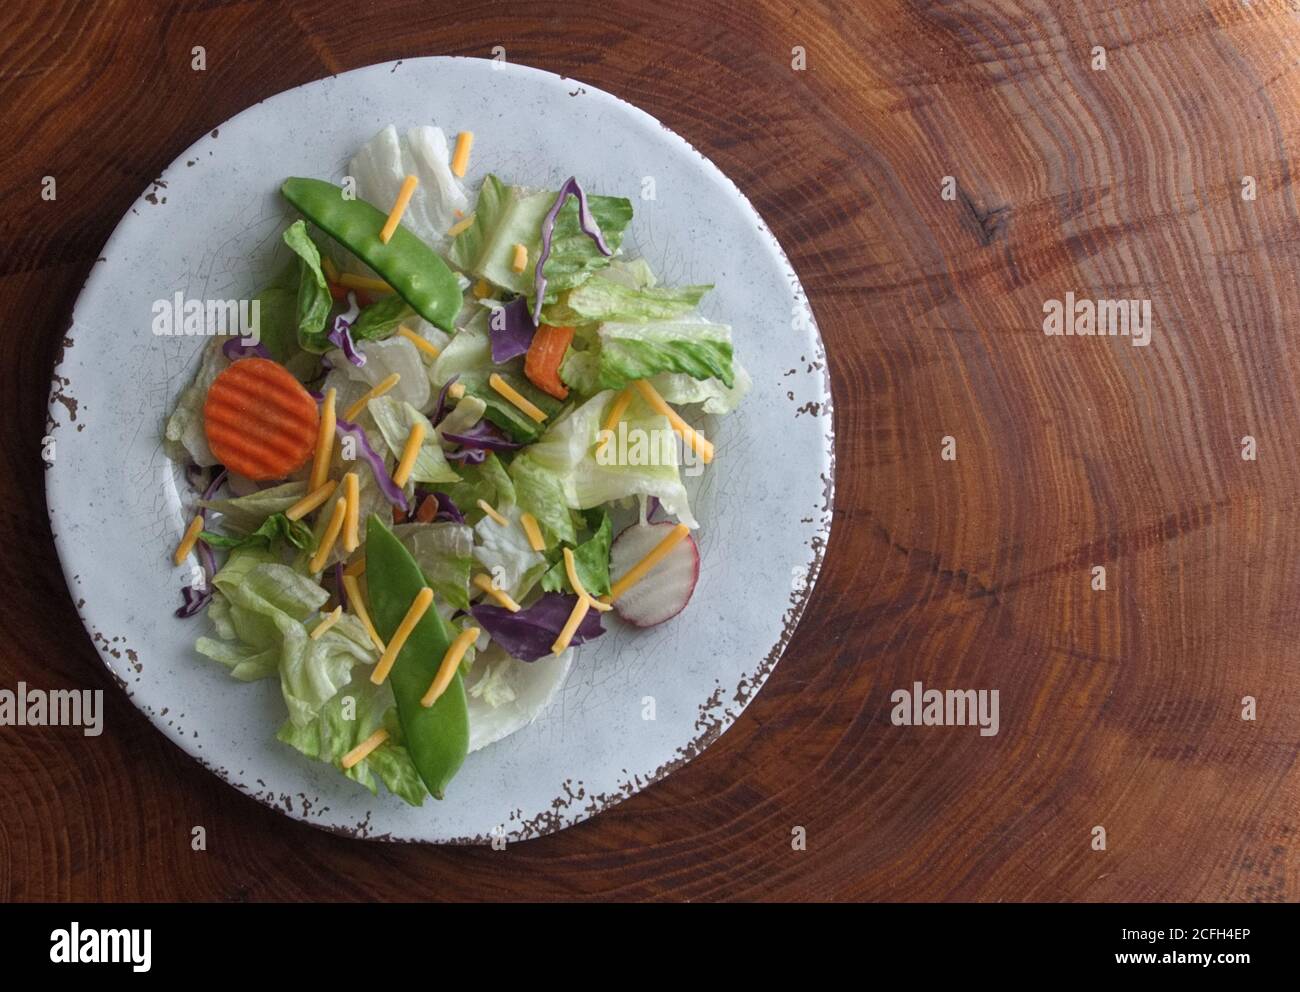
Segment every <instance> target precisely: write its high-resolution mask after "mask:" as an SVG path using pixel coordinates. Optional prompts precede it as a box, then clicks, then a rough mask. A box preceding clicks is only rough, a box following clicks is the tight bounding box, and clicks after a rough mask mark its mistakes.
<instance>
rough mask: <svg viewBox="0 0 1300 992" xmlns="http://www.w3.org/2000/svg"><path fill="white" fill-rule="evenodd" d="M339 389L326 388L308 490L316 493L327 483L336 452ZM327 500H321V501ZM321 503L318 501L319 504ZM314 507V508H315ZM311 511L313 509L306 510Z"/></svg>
mask: <svg viewBox="0 0 1300 992" xmlns="http://www.w3.org/2000/svg"><path fill="white" fill-rule="evenodd" d="M337 395H338V390H337V389H334V388H333V387H331V388H329V389H327V390H325V401H324V402H323V403H322V404H321V407H320V429H319V430H318V431H317V433H316V453H315V454H314V455H313V456H312V463H311V477H310V479H309V480H308V482H307V492H309V493H313V494H314V493H315V492H316V490H318V489H320V487H321V486H323V485H325V478H326V476H328V475H329V471H330V457H331V456H332V455H333V454H334V432H335V430H336V428H337V427H338V419H337V417H336V416H335V413H334V401H335V398H336V397H337ZM323 502H325V500H323V499H322V500H321V503H323ZM319 505H320V504H319V503H318V504H317V506H319ZM313 509H314V508H313ZM305 512H307V513H310V512H311V510H307V511H305Z"/></svg>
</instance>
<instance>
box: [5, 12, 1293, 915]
mask: <svg viewBox="0 0 1300 992" xmlns="http://www.w3.org/2000/svg"><path fill="white" fill-rule="evenodd" d="M1058 6H1060V5H1057V4H1050V3H1047V2H1045V0H1019V2H1017V0H959V2H953V3H941V4H939V3H934V4H931V3H923V2H914V3H907V2H896V0H879V2H873V3H863V4H858V3H850V2H831V0H824V2H809V3H797V4H794V3H788V2H782V0H761V2H755V3H752V4H749V5H742V4H726V5H721V4H719V5H706V4H699V3H686V2H681V0H666V2H664V3H658V4H653V5H647V4H639V3H634V2H632V0H603V2H601V3H587V2H571V3H529V4H518V5H514V4H488V3H479V4H473V3H469V4H466V3H461V4H456V5H454V6H453V7H450V8H444V9H441V10H440V9H438V8H437V6H435V5H433V4H428V3H416V2H403V3H397V2H394V3H389V2H383V3H374V4H367V5H366V7H365V10H364V17H363V18H361V19H360V20H359V19H358V10H357V6H356V5H355V4H348V3H341V2H333V0H315V2H313V3H310V4H306V3H301V4H300V3H289V2H285V3H274V4H252V3H223V2H197V0H196V2H188V3H185V2H182V3H170V4H157V5H154V6H153V8H152V13H147V14H146V13H144V12H142V9H141V5H138V4H128V3H126V2H125V0H106V2H101V3H94V4H87V3H80V2H73V0H61V2H46V3H40V4H35V3H30V2H28V3H18V4H9V5H5V6H3V7H0V115H3V119H4V125H5V127H4V128H3V132H4V133H5V135H6V137H7V141H6V149H5V164H4V171H3V184H2V187H0V229H2V230H3V237H2V238H0V292H2V295H3V299H4V300H5V301H6V304H7V306H6V307H5V317H6V319H5V323H4V326H3V328H0V403H2V404H3V415H4V425H5V426H4V429H3V431H2V432H0V541H2V542H3V546H4V548H5V553H4V555H3V557H2V558H0V575H2V576H3V588H4V590H5V595H4V596H0V634H2V635H3V641H0V643H2V644H3V649H0V687H10V688H12V687H13V686H14V685H15V684H16V683H17V682H18V681H19V680H25V681H26V682H28V683H29V684H31V685H34V686H39V687H72V686H88V687H93V688H103V689H105V690H107V691H106V699H107V700H108V704H107V715H106V721H107V723H106V726H107V729H106V732H105V733H104V735H103V737H101V738H99V739H98V740H96V741H94V742H90V743H88V742H87V741H86V740H85V739H84V738H82V737H81V736H80V735H79V732H78V731H75V730H70V729H69V730H49V731H30V730H29V731H22V732H19V731H15V730H13V729H3V728H0V898H3V899H7V900H32V899H146V900H155V899H187V900H192V899H217V900H245V899H308V898H311V899H321V898H340V899H452V898H472V899H530V898H547V899H549V898H561V899H568V898H616V899H673V900H708V899H753V898H768V899H829V898H836V899H848V898H854V899H905V900H916V899H963V900H965V899H980V900H1022V899H1034V900H1054V899H1078V900H1112V899H1230V900H1282V899H1295V898H1296V893H1297V889H1296V882H1295V878H1296V876H1297V870H1298V869H1300V854H1298V853H1297V851H1298V850H1300V848H1298V846H1297V843H1296V840H1297V839H1296V835H1295V831H1296V824H1297V814H1296V810H1297V807H1298V805H1300V783H1298V781H1297V773H1296V760H1297V751H1298V750H1300V667H1298V666H1297V664H1296V657H1297V655H1296V652H1297V642H1298V641H1300V616H1298V614H1297V609H1296V603H1297V601H1298V597H1300V566H1298V565H1297V561H1300V555H1298V554H1297V551H1298V550H1300V549H1298V548H1297V543H1298V542H1297V537H1296V534H1297V532H1298V530H1300V528H1298V527H1297V524H1300V519H1298V517H1300V515H1298V514H1297V509H1298V506H1297V492H1298V491H1300V456H1298V454H1297V450H1296V445H1295V441H1296V437H1297V426H1298V425H1300V387H1298V386H1297V377H1296V371H1297V369H1296V362H1295V358H1294V356H1293V352H1292V349H1291V345H1292V342H1293V341H1294V340H1295V332H1294V329H1293V326H1292V325H1291V323H1290V321H1291V320H1292V319H1294V315H1295V314H1296V313H1297V312H1300V285H1298V284H1297V280H1296V278H1295V270H1296V261H1297V258H1298V257H1300V251H1298V250H1297V246H1298V245H1300V226H1298V225H1300V210H1298V208H1297V203H1296V196H1295V188H1294V185H1293V182H1292V170H1293V168H1294V166H1293V163H1294V162H1295V160H1296V154H1297V152H1300V127H1298V124H1297V122H1300V113H1297V111H1298V110H1300V75H1298V74H1297V73H1296V71H1295V67H1296V65H1297V63H1298V62H1300V26H1298V25H1297V22H1296V20H1295V18H1294V12H1293V11H1292V10H1291V9H1290V8H1291V6H1292V5H1290V4H1287V3H1281V2H1266V0H1254V2H1252V3H1230V2H1217V0H1216V2H1204V3H1182V2H1168V3H1161V4H1147V3H1143V2H1138V0H1115V2H1112V3H1109V4H1105V5H1095V6H1097V9H1096V10H1095V11H1086V10H1083V9H1070V10H1068V11H1058V10H1055V9H1054V8H1056V7H1058ZM1069 6H1071V7H1072V8H1073V6H1074V5H1069ZM1084 6H1094V5H1084ZM200 44H201V45H204V46H205V47H206V50H207V57H208V69H207V71H206V72H202V73H198V72H193V71H192V70H191V69H190V67H189V66H190V57H191V56H190V50H191V48H192V46H194V45H200ZM497 44H500V45H504V46H505V48H506V50H507V53H508V58H509V59H510V60H512V61H516V62H522V63H527V64H529V65H534V66H538V67H541V68H545V69H549V70H552V71H555V72H558V73H562V74H565V75H570V76H574V77H576V78H578V79H581V80H583V81H585V82H589V83H592V84H594V85H596V86H599V87H602V88H604V89H606V90H609V91H611V92H613V93H615V94H617V95H619V96H621V97H624V98H626V99H629V100H631V101H632V102H634V103H636V104H637V105H639V106H641V107H643V108H644V109H646V110H647V111H649V112H650V113H652V114H654V115H655V116H657V117H658V118H660V119H661V120H662V121H663V122H664V123H665V124H667V125H668V126H669V127H671V128H672V129H673V130H675V131H677V132H678V133H680V134H682V135H683V136H684V137H686V139H687V140H688V141H690V142H691V143H693V144H694V145H695V146H696V147H698V148H700V149H701V150H702V151H703V152H704V153H705V154H706V155H708V156H709V157H711V158H712V159H713V160H714V161H715V162H716V163H717V164H718V165H719V166H720V167H721V168H722V169H723V171H725V172H726V173H727V174H728V175H730V176H731V177H732V178H733V179H734V180H735V181H736V183H737V184H738V185H739V186H740V188H741V189H742V190H743V191H744V192H745V193H746V194H747V195H748V196H749V197H750V198H751V199H752V200H753V202H754V204H755V206H756V207H757V208H758V210H759V211H760V213H762V215H763V216H764V218H766V219H767V221H768V222H769V224H770V225H771V227H772V228H773V230H774V231H775V233H776V235H777V237H778V238H779V239H780V240H781V242H782V244H783V245H784V246H785V248H786V251H787V252H788V253H789V255H790V258H791V261H792V262H793V264H794V266H795V268H796V269H797V271H798V272H799V275H800V277H801V278H802V280H803V283H804V286H805V287H806V289H807V291H808V295H809V298H810V300H811V302H812V305H813V309H814V311H815V313H816V315H817V317H818V320H819V322H820V325H821V328H822V332H823V335H824V337H825V340H826V344H827V350H828V353H829V360H830V368H831V374H832V381H833V386H834V390H835V399H836V406H837V409H836V414H837V418H836V419H837V424H836V429H837V435H838V439H839V440H838V449H837V458H838V486H837V493H836V509H835V530H834V534H833V537H832V541H831V546H830V549H829V553H828V556H827V559H826V564H825V569H824V572H823V575H822V579H821V582H820V584H819V586H818V588H817V590H816V593H815V594H814V596H813V598H812V601H811V603H810V605H809V610H808V613H807V614H806V617H805V621H804V623H803V625H802V627H801V629H800V630H799V631H798V633H797V634H796V636H795V638H794V640H793V642H792V643H791V645H790V647H789V650H788V651H787V654H786V656H785V659H784V660H783V661H782V662H781V664H780V665H779V666H778V668H777V669H776V672H775V674H774V676H773V677H772V679H771V680H770V681H769V682H768V684H767V686H766V687H765V688H764V689H763V690H762V692H761V693H760V694H759V695H758V697H757V699H756V700H755V701H754V702H753V703H752V704H751V705H750V707H749V709H748V710H747V711H746V712H745V714H744V715H743V717H742V718H741V719H740V721H739V722H738V723H737V725H736V726H735V727H734V728H733V729H732V730H731V731H730V732H729V733H727V734H726V735H725V736H724V737H723V738H722V740H721V741H719V742H718V743H717V744H716V745H714V746H713V747H712V748H711V749H710V750H709V751H708V752H707V753H706V754H704V755H703V756H702V757H700V758H699V759H697V760H696V761H695V762H694V763H693V764H691V765H690V766H689V767H687V768H686V769H684V770H682V771H679V772H678V773H677V774H675V775H673V776H672V777H671V778H670V779H668V780H667V781H665V782H663V783H661V784H659V785H657V786H655V787H653V788H651V789H650V790H648V791H647V792H645V793H643V794H641V795H639V796H637V797H635V798H634V799H632V800H630V801H628V802H626V803H624V804H622V805H620V806H618V807H616V808H615V809H613V810H612V811H610V812H608V813H605V814H603V815H601V816H599V817H598V818H596V819H595V820H593V821H591V822H589V823H585V824H582V825H580V826H578V827H576V828H574V829H571V830H568V831H565V832H563V833H561V834H559V835H557V836H554V837H550V838H546V839H543V840H540V841H534V842H530V843H527V844H522V845H516V846H512V847H510V848H508V849H507V850H506V851H504V852H499V851H492V850H468V849H465V850H441V849H434V848H420V847H391V846H382V845H374V844H365V843H359V842H354V841H350V840H346V839H344V838H339V837H334V836H330V835H327V834H324V833H321V832H318V831H316V830H313V829H312V828H310V827H307V826H304V825H302V824H299V823H295V822H292V821H290V820H288V819H286V818H284V817H281V816H278V815H276V814H274V813H272V812H270V811H269V810H267V809H264V808H263V807H261V806H259V805H258V804H257V803H255V802H254V801H252V800H250V799H246V798H245V797H243V796H242V795H240V794H238V793H236V792H235V791H233V790H231V789H230V788H228V787H226V786H225V785H223V784H222V783H221V782H219V781H218V780H217V779H216V778H215V777H213V776H211V775H209V774H208V773H207V772H205V771H203V770H202V769H201V768H200V767H199V766H198V765H196V764H194V763H193V762H191V761H190V760H189V759H187V758H186V757H185V756H184V755H182V754H181V753H180V752H179V751H177V750H176V749H175V748H173V747H172V746H171V745H170V744H168V743H167V742H166V741H165V740H164V739H163V738H162V736H161V735H159V734H157V733H156V732H155V731H153V730H152V729H151V727H150V725H149V724H148V722H147V721H146V720H145V719H144V718H143V717H142V716H140V715H139V714H137V713H136V712H135V710H134V709H133V708H132V707H131V705H130V703H129V702H128V701H127V700H126V699H125V698H124V697H123V696H122V695H121V694H120V693H119V692H117V691H116V690H115V689H114V687H113V686H112V684H111V682H110V681H109V679H108V678H107V676H106V674H105V672H104V671H103V669H102V668H101V666H100V664H99V662H98V659H97V657H96V654H95V652H94V650H93V648H92V646H91V644H90V642H89V640H88V639H87V638H86V636H85V635H84V634H83V633H82V630H81V628H80V626H79V624H78V621H77V616H76V613H75V610H74V608H73V605H72V603H71V602H70V600H69V598H68V594H67V592H66V589H65V587H64V583H63V579H62V576H61V573H60V571H59V567H58V563H57V561H56V560H55V556H54V552H53V548H52V545H51V542H50V536H49V527H48V524H47V521H46V510H45V505H44V497H43V489H42V485H41V462H40V451H39V441H40V438H41V436H42V433H43V429H44V424H45V404H46V395H47V393H46V390H47V383H48V379H49V370H50V368H51V366H52V364H53V362H54V358H55V354H56V352H57V351H58V349H59V347H60V341H61V336H62V332H63V330H64V328H65V326H66V322H67V319H68V316H69V313H70V310H71V306H72V302H73V300H74V299H75V296H76V294H77V291H78V289H79V287H80V285H81V282H82V281H83V279H84V278H85V276H86V274H87V272H88V270H89V268H90V266H91V264H92V263H93V261H94V259H95V256H96V252H97V251H98V250H99V247H100V246H101V245H102V244H103V243H104V240H105V239H106V237H107V236H108V234H109V232H110V231H111V230H112V228H113V226H114V224H115V223H116V222H117V219H118V218H119V216H120V215H121V214H122V213H123V211H125V210H126V209H127V207H128V206H129V205H130V203H131V202H132V200H133V199H134V198H135V197H136V196H137V195H138V194H139V193H140V191H141V190H142V189H144V188H145V187H146V185H147V184H148V182H149V180H151V179H152V178H154V177H155V176H156V175H157V174H158V172H159V171H160V170H161V169H162V168H163V167H164V166H165V165H166V164H167V163H168V162H169V161H170V160H171V159H172V158H173V157H174V156H175V155H176V154H177V153H178V152H179V151H180V150H181V149H182V148H184V147H185V146H186V145H188V144H189V143H190V142H191V141H192V140H194V139H195V138H196V137H197V136H198V135H200V134H202V133H203V132H205V131H208V130H210V129H211V128H213V127H214V126H216V125H218V124H220V123H221V122H222V121H223V120H225V119H226V118H227V117H229V116H230V115H232V114H234V113H236V112H238V111H240V110H242V109H244V108H245V107H247V106H248V105H250V104H252V103H254V102H256V101H258V100H260V99H263V98H264V97H267V96H269V95H271V94H274V93H276V92H278V91H280V90H282V89H285V88H287V87H290V86H295V85H298V84H300V83H303V82H306V81H309V80H311V79H315V78H318V77H320V76H322V75H324V74H328V73H332V72H338V71H342V70H345V69H348V68H352V67H356V66H361V65H365V64H369V63H372V62H378V61H383V60H387V59H391V58H399V57H403V56H415V55H425V54H460V55H479V56H486V55H487V54H488V53H489V51H490V49H491V46H493V45H497ZM795 45H802V46H804V47H805V48H806V51H807V68H806V69H805V70H803V71H795V70H793V69H792V67H791V50H792V47H793V46H795ZM1097 45H1101V46H1104V47H1105V48H1106V50H1107V61H1108V66H1107V68H1106V70H1105V71H1096V70H1094V69H1093V68H1092V66H1091V52H1092V49H1093V46H1097ZM44 175H54V176H56V177H57V179H58V183H59V187H58V188H59V196H58V200H57V201H56V202H54V203H48V202H44V201H42V200H41V198H40V196H39V191H40V181H41V177H42V176H44ZM1247 175H1249V176H1253V177H1255V179H1256V180H1257V183H1258V198H1257V199H1256V200H1254V201H1247V200H1244V199H1243V198H1242V195H1241V190H1242V186H1241V183H1242V177H1243V176H1247ZM944 176H952V177H954V179H955V180H956V183H957V185H958V188H959V190H960V196H958V197H957V198H956V199H955V200H945V199H944V198H942V197H941V196H940V184H941V182H942V179H943V177H944ZM1067 291H1073V292H1075V293H1077V294H1079V295H1080V296H1088V297H1094V298H1114V297H1123V298H1128V297H1135V298H1149V299H1150V300H1151V301H1152V307H1153V313H1154V320H1155V332H1154V339H1153V342H1152V344H1151V346H1150V347H1147V348H1135V347H1132V346H1131V345H1130V344H1129V342H1128V341H1127V340H1125V339H1107V340H1095V339H1086V338H1048V337H1046V336H1045V335H1044V334H1043V332H1042V329H1041V321H1042V307H1043V303H1044V301H1046V300H1049V299H1057V298H1061V297H1063V295H1064V294H1065V292H1067ZM945 435H951V436H953V437H955V438H956V439H957V443H958V458H957V460H956V461H955V462H945V461H942V460H941V459H940V457H939V445H940V439H941V438H942V437H943V436H945ZM1244 435H1252V436H1254V437H1255V438H1257V439H1258V444H1259V457H1258V460H1256V461H1245V460H1243V459H1242V458H1241V456H1240V451H1241V448H1240V439H1241V438H1242V437H1243V436H1244ZM1094 565H1104V566H1106V568H1107V577H1108V582H1107V584H1108V589H1107V591H1106V592H1104V593H1099V592H1093V591H1092V590H1091V589H1090V586H1089V579H1090V569H1091V567H1092V566H1094ZM918 680H919V681H921V682H923V683H924V684H925V685H926V686H927V687H939V688H964V687H971V688H981V687H984V688H996V689H998V690H999V691H1000V693H1001V725H1002V726H1001V732H1000V733H999V734H998V735H997V736H996V737H992V738H981V737H979V736H978V735H977V734H976V732H975V731H973V730H972V729H970V728H919V729H917V728H903V727H895V726H893V725H891V722H890V709H891V703H890V693H891V692H892V691H893V690H895V689H897V688H900V687H907V686H910V685H911V684H912V683H913V682H914V681H918ZM1245 695H1253V696H1255V697H1256V698H1257V699H1258V701H1259V718H1258V720H1256V721H1254V722H1246V721H1243V720H1242V719H1241V718H1240V709H1241V699H1242V697H1243V696H1245ZM195 824H201V825H203V826H205V827H206V829H207V833H208V838H209V850H208V851H206V852H202V853H195V852H193V851H191V849H190V830H191V827H192V826H194V825H195ZM1097 824H1101V825H1104V826H1105V828H1106V830H1107V834H1108V850H1107V851H1105V852H1104V853H1103V852H1096V851H1093V850H1091V848H1090V843H1089V842H1090V831H1091V829H1092V828H1093V826H1094V825H1097ZM797 825H799V826H804V827H805V828H806V830H807V850H806V851H803V852H795V851H792V849H791V830H792V828H793V827H794V826H797Z"/></svg>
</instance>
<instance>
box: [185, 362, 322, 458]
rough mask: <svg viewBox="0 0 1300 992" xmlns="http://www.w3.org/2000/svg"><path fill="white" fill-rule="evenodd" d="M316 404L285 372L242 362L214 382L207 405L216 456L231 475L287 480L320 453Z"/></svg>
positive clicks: (277, 367)
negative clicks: (317, 450)
mask: <svg viewBox="0 0 1300 992" xmlns="http://www.w3.org/2000/svg"><path fill="white" fill-rule="evenodd" d="M319 417H320V414H319V413H318V412H317V410H316V401H315V400H313V399H312V398H311V394H310V393H308V392H307V390H305V389H304V388H303V387H302V384H301V383H300V382H298V380H297V379H295V378H294V377H293V375H292V374H291V373H290V372H289V371H288V370H287V369H286V368H285V367H284V366H283V365H279V364H277V363H276V362H273V361H271V360H270V359H269V358H241V359H240V360H239V361H237V362H235V363H234V364H232V365H231V366H230V367H229V368H227V369H226V370H225V371H223V372H222V373H221V374H220V375H219V376H217V377H216V379H215V380H213V383H212V385H211V386H210V387H209V388H208V397H207V400H206V401H205V402H204V404H203V430H204V432H205V433H206V434H207V436H208V446H209V447H210V448H211V449H212V454H213V455H215V456H216V458H217V460H218V461H219V462H221V463H222V464H223V465H225V466H226V468H228V469H230V471H232V472H234V473H236V474H237V475H242V476H245V477H246V478H249V479H254V480H257V481H262V480H266V479H282V478H284V477H285V476H286V475H288V474H289V473H290V472H292V471H293V470H294V469H296V468H298V467H300V466H301V465H302V464H303V463H304V462H305V461H306V460H307V459H308V458H309V457H310V456H311V453H312V449H314V448H315V447H316V434H317V429H318V426H319V422H320V421H319Z"/></svg>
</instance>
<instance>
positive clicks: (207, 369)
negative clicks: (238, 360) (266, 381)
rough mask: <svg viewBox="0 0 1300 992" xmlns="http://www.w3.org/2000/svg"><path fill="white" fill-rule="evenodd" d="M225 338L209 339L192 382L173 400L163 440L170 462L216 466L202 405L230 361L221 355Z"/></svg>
mask: <svg viewBox="0 0 1300 992" xmlns="http://www.w3.org/2000/svg"><path fill="white" fill-rule="evenodd" d="M227 340H229V339H227V338H213V339H212V340H210V341H209V342H208V343H207V344H206V345H205V346H204V348H203V359H202V361H200V362H199V370H198V371H197V372H196V373H195V374H194V381H193V382H191V383H190V384H189V385H188V386H186V387H185V389H184V390H183V391H182V392H181V395H180V397H179V399H177V401H176V409H175V410H173V411H172V415H171V416H170V417H168V418H167V426H166V428H164V432H163V437H164V439H165V440H166V442H167V448H168V452H167V453H168V455H169V456H170V457H171V458H172V460H173V461H177V462H181V463H182V464H183V463H185V462H186V461H192V462H194V464H195V465H199V466H202V467H204V468H206V467H207V466H209V465H216V464H217V458H216V456H215V455H213V454H212V449H211V448H209V447H208V436H207V434H206V433H205V432H204V429H203V404H204V402H205V401H206V400H207V398H208V387H209V386H211V385H212V381H213V380H214V379H215V378H216V377H217V376H219V375H220V374H221V373H222V372H224V371H225V370H226V369H227V368H228V367H229V365H230V359H229V358H227V357H226V356H225V355H223V354H222V352H221V346H222V345H223V344H224V343H225V342H226V341H227Z"/></svg>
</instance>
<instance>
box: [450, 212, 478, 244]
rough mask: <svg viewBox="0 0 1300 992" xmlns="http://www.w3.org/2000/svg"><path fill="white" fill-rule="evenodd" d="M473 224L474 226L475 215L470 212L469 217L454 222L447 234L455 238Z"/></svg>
mask: <svg viewBox="0 0 1300 992" xmlns="http://www.w3.org/2000/svg"><path fill="white" fill-rule="evenodd" d="M473 226H474V215H473V214H470V215H469V216H468V217H466V218H464V219H463V220H458V221H456V223H454V224H452V225H451V227H449V228H447V235H448V236H449V237H453V238H454V237H456V235H458V234H460V233H461V232H462V231H468V230H469V229H470V228H471V227H473Z"/></svg>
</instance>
